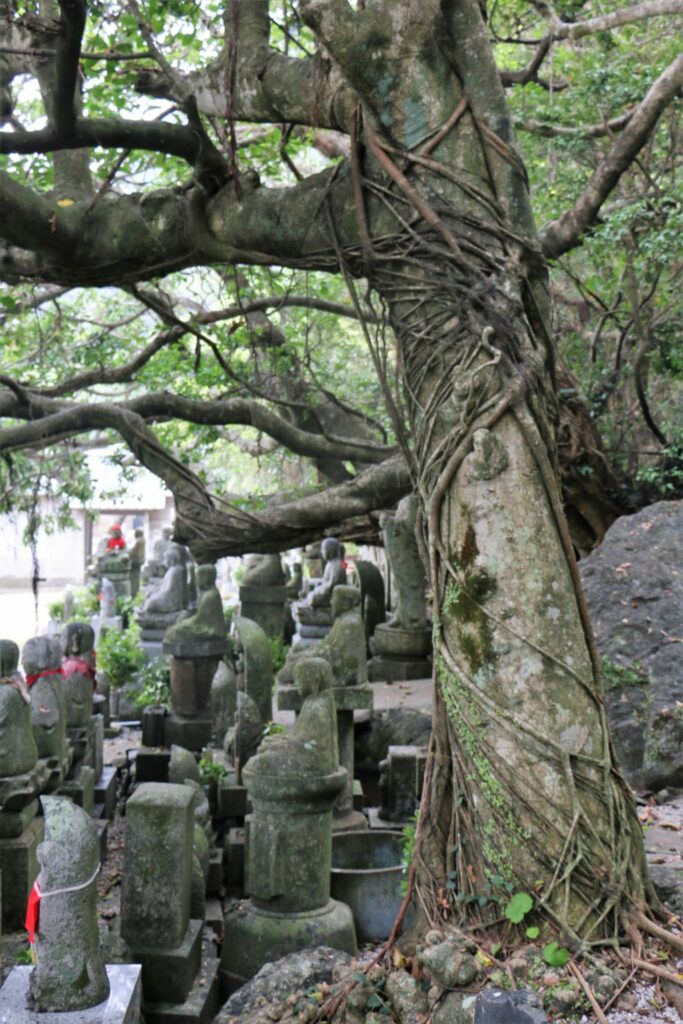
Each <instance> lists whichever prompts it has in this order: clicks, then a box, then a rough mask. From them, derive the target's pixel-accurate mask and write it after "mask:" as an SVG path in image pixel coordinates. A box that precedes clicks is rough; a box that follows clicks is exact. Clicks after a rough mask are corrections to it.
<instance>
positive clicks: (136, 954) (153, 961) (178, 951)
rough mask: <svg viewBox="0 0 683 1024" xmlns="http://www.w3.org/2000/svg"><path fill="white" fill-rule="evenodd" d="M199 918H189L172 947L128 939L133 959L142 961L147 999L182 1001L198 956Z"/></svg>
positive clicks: (147, 1003)
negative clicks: (178, 943)
mask: <svg viewBox="0 0 683 1024" xmlns="http://www.w3.org/2000/svg"><path fill="white" fill-rule="evenodd" d="M203 924H204V922H203V921H190V923H189V925H188V926H187V931H186V932H185V937H184V938H183V941H182V942H181V943H180V945H179V946H176V947H175V949H162V947H161V946H137V945H135V944H134V943H131V942H130V941H129V942H128V945H129V947H130V951H131V953H132V955H133V959H134V960H135V961H137V962H139V963H141V964H142V992H143V998H144V1006H145V1017H147V1007H148V1005H149V1004H150V1003H162V1002H163V1003H184V1002H185V1000H186V999H187V997H188V995H189V993H190V990H191V989H192V986H193V984H194V980H195V978H196V976H197V972H198V971H199V965H200V962H201V957H202V928H203Z"/></svg>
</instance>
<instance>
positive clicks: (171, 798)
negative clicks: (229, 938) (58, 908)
mask: <svg viewBox="0 0 683 1024" xmlns="http://www.w3.org/2000/svg"><path fill="white" fill-rule="evenodd" d="M194 804H195V790H194V789H193V788H192V787H191V786H186V785H175V784H172V783H159V782H147V783H144V784H143V785H141V786H140V787H139V788H138V789H137V790H136V791H135V793H134V794H133V796H132V797H131V798H130V800H129V801H128V804H127V806H126V838H125V850H124V861H123V885H122V890H121V935H122V937H123V938H124V939H125V941H126V942H127V944H128V946H129V947H130V949H131V952H132V954H133V956H134V958H135V960H136V961H137V962H139V963H141V964H142V985H143V1010H144V1014H145V1019H146V1021H147V1022H148V1024H161V1022H164V1021H167V1020H168V1021H172V1020H173V1019H178V1017H180V1019H182V1020H183V1021H184V1022H190V1021H195V1020H196V1021H197V1022H198V1024H199V1022H201V1024H203V1022H204V1021H208V1020H210V1019H211V1017H212V1016H213V1013H215V1010H216V1008H217V1007H216V1000H217V992H218V987H217V973H218V961H217V960H216V961H213V962H212V963H210V964H208V965H205V967H204V969H203V971H202V975H203V981H202V980H201V979H200V980H198V979H197V975H198V972H199V968H200V963H201V953H202V924H203V923H202V921H201V920H192V919H191V918H190V897H191V889H192V864H193V838H194V831H195V816H194ZM174 1004H175V1006H174ZM178 1004H182V1006H179V1005H178Z"/></svg>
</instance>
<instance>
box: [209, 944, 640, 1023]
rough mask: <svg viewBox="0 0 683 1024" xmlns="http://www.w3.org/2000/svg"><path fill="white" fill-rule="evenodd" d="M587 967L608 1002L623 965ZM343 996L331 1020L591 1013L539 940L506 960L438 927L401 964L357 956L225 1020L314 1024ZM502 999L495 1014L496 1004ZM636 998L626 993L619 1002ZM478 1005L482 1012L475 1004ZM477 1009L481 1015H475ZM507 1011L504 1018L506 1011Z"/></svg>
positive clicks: (467, 1019) (543, 1018)
mask: <svg viewBox="0 0 683 1024" xmlns="http://www.w3.org/2000/svg"><path fill="white" fill-rule="evenodd" d="M581 966H582V973H583V976H584V978H585V980H586V982H587V983H588V984H589V985H590V987H591V989H592V991H593V993H594V995H595V998H596V999H597V1001H598V1003H599V1004H600V1005H601V1006H605V1005H606V1004H607V1003H608V1002H609V1001H610V1000H611V999H612V998H613V996H614V995H615V993H616V992H617V991H618V989H619V988H621V986H622V984H623V983H624V981H625V980H626V977H627V972H626V970H625V968H623V967H621V966H619V967H616V968H615V967H614V965H613V964H610V963H607V962H606V961H605V960H603V959H600V958H597V957H592V958H591V959H590V961H584V962H582V965H581ZM340 995H342V996H343V997H344V998H343V999H342V1000H341V1003H340V1004H339V1005H338V1008H337V1009H336V1010H335V1011H333V1012H332V1013H331V1014H329V1015H328V1014H327V1013H325V1012H323V1013H322V1019H323V1020H326V1021H328V1022H329V1024H384V1022H385V1021H387V1020H394V1021H396V1022H398V1024H418V1022H421V1021H427V1020H429V1021H430V1022H431V1024H473V1022H474V1021H475V1020H476V1021H482V1022H488V1021H489V1020H491V1021H496V1022H500V1021H503V1020H504V1021H505V1024H518V1022H519V1024H521V1022H524V1024H545V1022H547V1021H548V1020H549V1019H552V1020H555V1019H564V1018H565V1017H570V1018H571V1019H575V1017H576V1015H577V1014H580V1013H590V1006H589V1004H588V1000H587V997H586V996H585V994H584V992H583V990H582V988H581V986H580V985H579V983H578V981H577V980H576V979H575V978H574V976H573V975H572V974H571V972H570V971H569V969H568V968H567V967H562V968H550V967H548V965H547V964H546V963H545V962H544V961H543V957H542V952H541V950H540V949H539V948H538V946H534V945H528V946H525V947H523V948H521V949H517V950H515V951H514V953H512V954H511V955H510V957H509V958H508V959H506V960H496V961H495V962H494V961H493V958H492V957H490V956H489V955H488V954H486V953H484V952H483V951H481V949H480V948H479V947H478V946H477V945H476V944H475V943H474V942H471V941H469V940H468V939H466V938H465V937H463V936H462V935H461V934H459V933H449V932H443V931H438V930H434V931H431V932H428V933H427V935H426V936H425V940H424V945H423V946H418V947H417V949H416V951H415V954H414V957H413V958H409V959H408V960H406V961H403V962H402V963H401V964H400V966H399V967H398V969H397V968H396V967H393V968H387V967H386V966H384V965H383V964H381V963H380V964H375V965H374V966H371V967H370V968H368V967H367V962H366V963H365V964H364V963H363V962H361V961H356V960H352V961H351V962H350V964H349V963H344V962H341V961H340V963H339V964H338V965H337V966H336V967H335V969H334V971H333V977H332V981H331V982H327V981H322V982H320V983H319V984H312V985H309V986H308V987H307V988H300V989H297V990H296V991H293V992H290V993H287V994H286V995H284V996H283V997H282V998H280V999H275V1000H274V999H273V998H272V997H270V998H269V997H267V996H259V997H257V998H255V999H254V1001H253V1002H252V1003H251V1004H250V1005H249V1006H248V1008H245V1009H244V1010H243V1011H242V1012H240V1013H239V1014H238V1015H232V1016H231V1015H229V1014H226V1013H225V1012H224V1013H222V1014H221V1015H220V1017H219V1024H247V1021H248V1024H271V1022H273V1021H282V1022H290V1021H291V1022H296V1024H312V1022H314V1021H317V1020H320V1019H321V1007H324V1004H326V1003H327V1002H328V1000H329V1001H330V1003H333V1002H334V1001H335V997H338V996H340ZM501 1003H502V1004H503V1006H501V1005H496V1007H495V1011H496V1012H495V1013H494V1012H493V1010H492V1009H491V1006H492V1004H501ZM632 1004H633V1000H632V997H631V996H630V994H629V993H628V992H625V993H624V994H622V995H621V996H620V997H619V999H618V1001H617V1003H616V1005H617V1007H618V1008H619V1009H627V1008H630V1007H631V1006H632ZM477 1005H478V1007H479V1008H478V1010H477ZM475 1010H476V1016H475ZM501 1012H502V1014H503V1015H502V1016H501Z"/></svg>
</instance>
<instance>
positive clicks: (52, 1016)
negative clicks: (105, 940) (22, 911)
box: [0, 964, 142, 1024]
mask: <svg viewBox="0 0 683 1024" xmlns="http://www.w3.org/2000/svg"><path fill="white" fill-rule="evenodd" d="M141 970H142V968H141V967H140V965H139V964H107V978H108V979H109V997H108V998H107V999H106V1000H105V1001H104V1002H103V1003H99V1004H98V1005H97V1006H91V1007H90V1008H89V1009H87V1010H74V1011H73V1012H69V1011H66V1012H60V1013H37V1012H36V1011H35V1010H29V1009H27V1006H26V1003H27V999H28V990H29V983H30V980H31V974H32V972H33V967H13V968H12V970H11V971H10V973H9V976H8V978H7V980H6V981H5V984H4V985H3V987H2V989H0V1021H7V1022H8V1024H10V1022H11V1024H140V1022H141V1020H142V1017H141V1015H140V998H141V994H142V986H141V983H140V977H141Z"/></svg>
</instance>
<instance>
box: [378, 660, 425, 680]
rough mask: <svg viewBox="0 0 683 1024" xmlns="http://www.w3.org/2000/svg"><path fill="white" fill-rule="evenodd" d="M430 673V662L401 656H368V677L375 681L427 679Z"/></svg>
mask: <svg viewBox="0 0 683 1024" xmlns="http://www.w3.org/2000/svg"><path fill="white" fill-rule="evenodd" d="M431 674H432V665H431V662H429V661H426V660H424V661H423V660H409V659H407V658H406V659H401V658H381V657H374V658H370V660H369V662H368V677H369V679H370V681H371V682H373V683H375V682H377V683H382V682H385V683H399V682H408V681H412V680H414V679H427V678H429V677H430V676H431Z"/></svg>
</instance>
